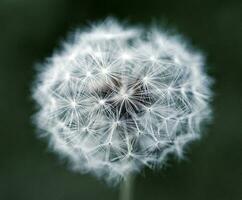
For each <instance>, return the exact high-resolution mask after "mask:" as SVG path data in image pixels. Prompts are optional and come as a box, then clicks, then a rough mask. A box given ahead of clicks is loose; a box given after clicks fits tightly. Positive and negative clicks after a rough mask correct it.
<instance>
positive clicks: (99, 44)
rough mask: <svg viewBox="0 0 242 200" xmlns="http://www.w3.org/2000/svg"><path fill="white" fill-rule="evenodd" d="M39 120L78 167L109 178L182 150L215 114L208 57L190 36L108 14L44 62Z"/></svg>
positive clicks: (38, 85)
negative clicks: (135, 24)
mask: <svg viewBox="0 0 242 200" xmlns="http://www.w3.org/2000/svg"><path fill="white" fill-rule="evenodd" d="M38 71H39V74H38V77H37V80H36V82H35V86H34V88H33V98H34V99H35V101H36V102H37V104H38V107H39V109H38V112H37V114H36V115H35V118H34V119H35V123H36V125H37V126H38V128H39V134H40V136H44V137H47V138H48V141H49V144H50V148H51V149H52V150H54V151H55V152H57V153H58V154H59V155H60V156H61V157H64V158H66V159H67V160H68V161H69V163H70V167H71V168H72V169H73V170H75V171H78V172H81V173H92V174H94V175H95V176H97V177H99V178H101V179H104V180H106V181H107V182H108V183H112V184H115V183H116V184H117V183H119V182H123V184H124V186H123V192H122V195H121V196H122V198H123V199H129V198H130V192H131V191H130V187H131V182H132V176H133V174H137V173H138V172H140V170H142V169H143V168H144V167H149V168H157V167H160V166H162V165H163V164H164V163H165V162H166V160H167V158H168V155H170V154H174V155H176V156H178V157H182V155H183V149H184V147H185V146H186V144H188V143H190V142H192V141H194V140H195V139H198V138H199V137H200V133H201V132H200V128H201V123H202V122H204V120H206V119H208V118H209V113H210V109H209V106H208V102H209V99H210V96H211V92H210V89H209V86H210V82H211V81H210V79H209V78H208V76H207V75H206V74H205V71H204V58H203V56H202V55H201V54H200V53H199V52H198V51H196V50H194V49H192V48H191V47H189V46H188V45H187V43H186V41H184V39H183V38H181V37H179V36H176V35H169V34H168V33H166V32H164V31H162V30H157V29H152V28H151V29H150V30H147V29H142V28H140V27H139V28H136V27H134V28H133V27H126V26H123V25H121V24H119V23H118V22H116V21H115V20H112V19H107V20H105V21H104V22H102V23H99V24H95V25H93V26H92V27H91V28H89V29H85V30H78V31H76V33H75V34H73V37H72V39H71V40H70V41H68V42H66V43H64V45H63V47H62V49H61V50H60V51H58V52H56V53H55V54H54V55H53V56H52V57H50V58H48V59H47V60H46V62H45V63H43V64H42V65H41V66H40V67H39V68H38Z"/></svg>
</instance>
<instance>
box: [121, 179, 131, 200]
mask: <svg viewBox="0 0 242 200" xmlns="http://www.w3.org/2000/svg"><path fill="white" fill-rule="evenodd" d="M133 187H134V176H132V175H128V176H127V177H126V179H125V180H124V181H123V182H122V184H121V187H120V200H132V199H133Z"/></svg>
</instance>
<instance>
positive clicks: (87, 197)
mask: <svg viewBox="0 0 242 200" xmlns="http://www.w3.org/2000/svg"><path fill="white" fill-rule="evenodd" d="M109 15H112V16H114V17H117V18H118V19H120V20H128V21H129V22H130V23H131V24H136V23H138V24H145V25H147V24H150V23H152V22H154V21H155V23H156V24H158V25H159V24H165V25H166V26H168V27H173V28H176V29H177V30H178V32H181V33H183V34H184V35H185V36H186V37H187V38H189V39H190V41H191V43H192V44H193V45H195V46H196V47H198V48H200V49H202V50H203V51H204V52H205V53H206V55H207V63H208V68H207V69H208V73H209V74H210V75H211V76H213V77H214V78H215V80H216V82H215V84H214V87H213V90H214V92H215V97H214V101H213V109H214V120H213V123H212V124H211V125H209V126H208V127H207V129H205V134H204V137H203V138H202V140H200V141H198V142H195V143H194V144H192V145H190V147H189V149H188V152H187V159H186V160H183V161H179V162H177V160H176V159H174V158H173V159H170V162H169V164H168V166H167V167H166V168H165V169H163V170H160V171H158V172H152V171H150V170H147V169H146V170H144V171H143V172H142V173H141V174H140V175H139V176H138V177H137V178H136V185H135V191H134V193H135V199H139V200H143V199H144V200H146V199H149V200H241V199H242V1H241V0H226V1H225V0H183V1H179V0H177V1H176V0H166V1H162V0H148V1H145V0H116V1H115V0H113V1H112V0H87V1H81V0H79V1H78V0H0V134H1V135H0V155H1V158H0V199H1V200H66V199H68V200H77V199H78V200H94V199H98V200H102V199H104V200H108V199H117V198H118V189H117V188H110V187H107V185H105V184H104V183H103V182H102V181H99V180H97V179H96V178H95V177H92V176H90V175H81V174H76V173H72V172H70V171H68V170H67V168H66V166H65V164H62V163H61V162H60V161H59V160H58V158H57V156H56V155H54V154H53V153H51V152H49V151H48V149H47V143H46V142H44V141H41V140H39V139H37V137H36V134H35V128H34V126H33V125H32V124H31V119H30V118H31V115H32V114H33V113H34V111H35V108H34V102H32V100H31V93H30V88H31V83H32V81H33V80H34V76H35V74H36V73H35V70H34V68H33V66H34V64H35V63H37V62H41V61H43V59H44V58H45V57H47V56H49V55H51V54H52V52H53V50H54V49H55V48H56V47H58V45H59V42H60V41H62V40H63V39H64V38H65V37H66V36H67V34H68V32H69V31H71V30H74V29H75V28H76V27H80V26H81V27H82V26H86V25H89V24H90V22H91V21H93V20H94V21H95V20H100V19H104V18H105V17H107V16H109Z"/></svg>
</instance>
